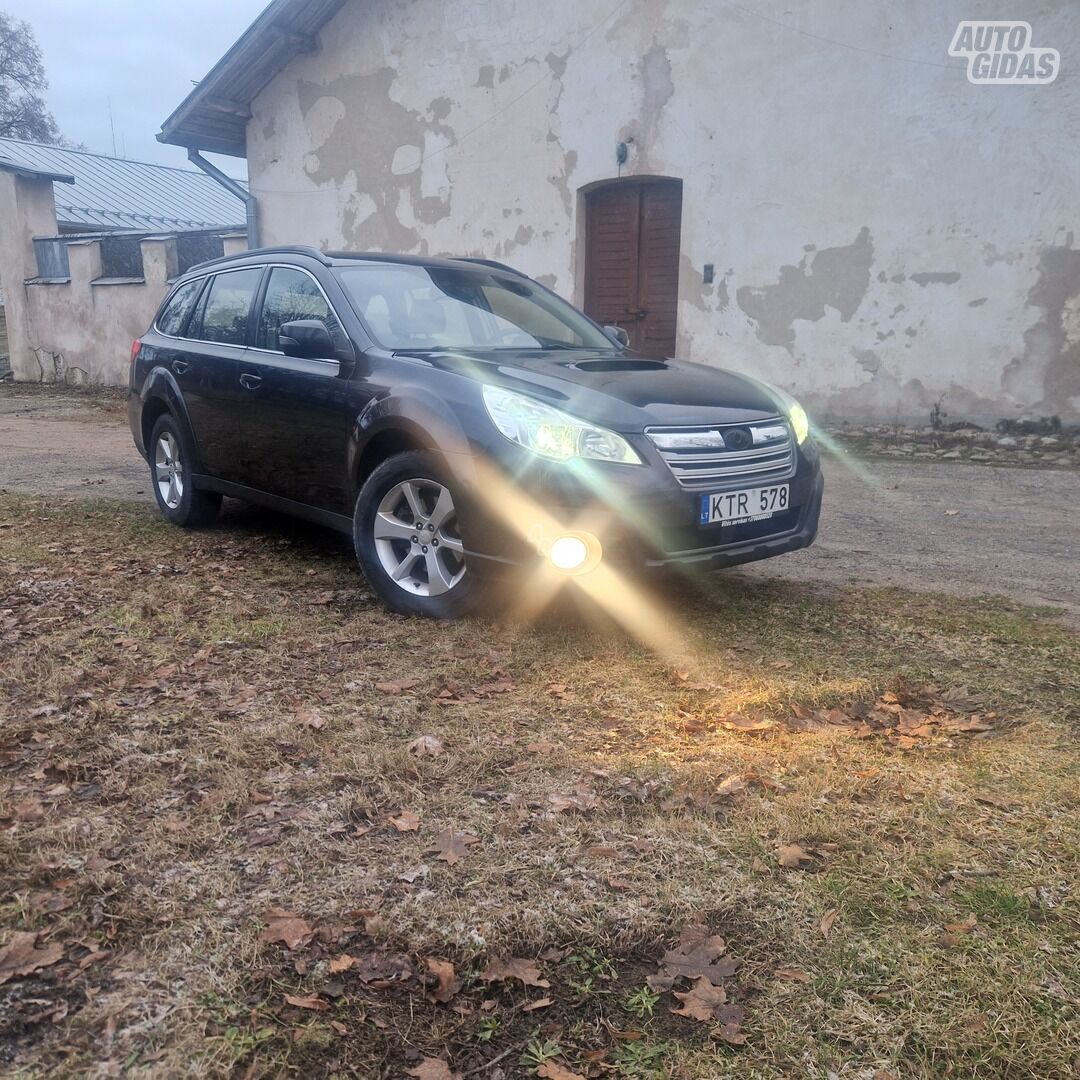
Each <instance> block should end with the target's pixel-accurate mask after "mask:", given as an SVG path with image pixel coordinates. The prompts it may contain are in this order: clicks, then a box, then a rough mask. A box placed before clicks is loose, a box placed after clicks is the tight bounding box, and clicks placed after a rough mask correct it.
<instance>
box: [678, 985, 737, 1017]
mask: <svg viewBox="0 0 1080 1080" xmlns="http://www.w3.org/2000/svg"><path fill="white" fill-rule="evenodd" d="M675 997H677V998H678V999H679V1000H680V1001H681V1002H682V1007H681V1008H678V1009H672V1010H671V1012H672V1013H674V1015H675V1016H689V1017H690V1018H691V1019H692V1020H700V1021H702V1022H703V1023H707V1022H708V1021H710V1020H713V1019H715V1017H714V1015H713V1014H714V1013H715V1012H716V1010H717V1009H719V1008H720V1006H721V1005H726V1004H727V994H726V993H725V992H724V990H723V988H722V987H719V986H713V984H712V983H711V982H709V979H708V976H706V975H698V976H697V978H695V979H694V987H693V989H692V990H688V991H687V992H686V993H680V992H679V991H678V990H676V991H675Z"/></svg>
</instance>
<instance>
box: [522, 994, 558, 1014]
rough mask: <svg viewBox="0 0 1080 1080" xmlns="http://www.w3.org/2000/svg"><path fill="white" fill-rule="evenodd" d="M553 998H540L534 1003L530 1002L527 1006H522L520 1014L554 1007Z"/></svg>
mask: <svg viewBox="0 0 1080 1080" xmlns="http://www.w3.org/2000/svg"><path fill="white" fill-rule="evenodd" d="M554 1004H555V1000H554V998H549V997H542V998H537V999H536V1000H535V1001H530V1002H529V1004H528V1005H522V1006H521V1011H522V1012H535V1011H536V1010H537V1009H546V1008H547V1007H548V1006H549V1005H554Z"/></svg>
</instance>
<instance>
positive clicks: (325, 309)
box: [255, 266, 337, 352]
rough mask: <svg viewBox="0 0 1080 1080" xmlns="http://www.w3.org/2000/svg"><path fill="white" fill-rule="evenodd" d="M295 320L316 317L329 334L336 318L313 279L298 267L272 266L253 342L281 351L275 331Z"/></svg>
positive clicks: (334, 327)
mask: <svg viewBox="0 0 1080 1080" xmlns="http://www.w3.org/2000/svg"><path fill="white" fill-rule="evenodd" d="M294 319H318V320H319V321H320V322H322V323H325V325H326V329H327V330H329V331H330V333H331V334H334V333H335V331H336V330H337V320H336V319H335V318H334V316H333V313H332V312H331V311H330V305H329V304H327V302H326V300H325V299H324V298H323V294H322V290H320V288H319V286H318V285H317V284H316V283H315V282H314V280H312V278H310V277H308V275H307V274H305V273H303V272H302V271H300V270H290V269H288V268H287V267H284V266H275V267H274V269H273V270H271V271H270V283H269V284H268V285H267V287H266V296H265V298H264V299H263V305H262V312H261V313H260V315H259V330H258V335H257V337H256V340H255V344H256V345H257V346H258V347H259V348H260V349H272V350H274V351H275V352H280V351H281V346H280V344H278V333H279V331H280V330H281V328H282V326H284V325H285V323H287V322H292V321H293V320H294Z"/></svg>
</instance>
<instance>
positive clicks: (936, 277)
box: [911, 270, 960, 289]
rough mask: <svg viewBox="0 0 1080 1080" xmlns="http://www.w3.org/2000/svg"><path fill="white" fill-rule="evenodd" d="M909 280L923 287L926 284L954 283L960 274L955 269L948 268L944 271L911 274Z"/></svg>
mask: <svg viewBox="0 0 1080 1080" xmlns="http://www.w3.org/2000/svg"><path fill="white" fill-rule="evenodd" d="M911 280H912V281H914V282H915V284H916V285H921V286H922V287H923V288H924V289H925V288H926V286H927V285H955V284H956V283H957V282H958V281H959V280H960V274H959V272H958V271H956V270H949V271H948V272H946V273H941V272H933V273H919V274H912V275H911Z"/></svg>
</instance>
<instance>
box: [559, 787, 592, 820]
mask: <svg viewBox="0 0 1080 1080" xmlns="http://www.w3.org/2000/svg"><path fill="white" fill-rule="evenodd" d="M548 802H549V803H551V808H552V809H553V810H554V811H555V813H556V814H563V813H566V811H568V810H581V811H585V810H595V809H596V808H597V807H598V806H599V805H600V799H599V797H598V796H597V795H596V793H595V792H593V791H590V790H589V789H588V788H587V787H584V786H582V785H578V787H577V788H576V790H575V792H574V794H573V795H563V794H560V793H555V794H552V795H549V796H548Z"/></svg>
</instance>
